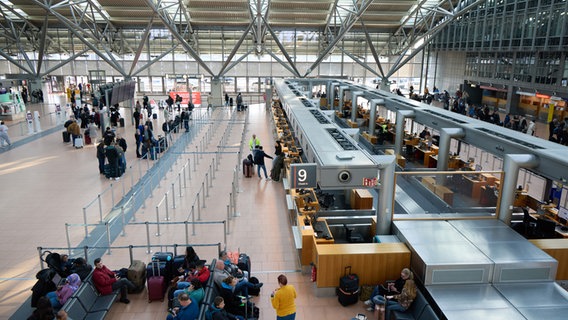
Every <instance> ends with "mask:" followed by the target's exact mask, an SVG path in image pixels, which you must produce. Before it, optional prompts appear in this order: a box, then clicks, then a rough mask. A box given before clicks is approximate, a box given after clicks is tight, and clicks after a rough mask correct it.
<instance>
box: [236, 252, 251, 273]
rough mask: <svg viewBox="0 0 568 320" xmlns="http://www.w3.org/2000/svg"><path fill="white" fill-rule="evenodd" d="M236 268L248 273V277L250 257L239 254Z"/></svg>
mask: <svg viewBox="0 0 568 320" xmlns="http://www.w3.org/2000/svg"><path fill="white" fill-rule="evenodd" d="M237 267H239V269H241V270H243V271H248V273H249V277H250V274H251V272H250V257H249V256H248V255H247V254H246V253H241V254H239V261H238V262H237Z"/></svg>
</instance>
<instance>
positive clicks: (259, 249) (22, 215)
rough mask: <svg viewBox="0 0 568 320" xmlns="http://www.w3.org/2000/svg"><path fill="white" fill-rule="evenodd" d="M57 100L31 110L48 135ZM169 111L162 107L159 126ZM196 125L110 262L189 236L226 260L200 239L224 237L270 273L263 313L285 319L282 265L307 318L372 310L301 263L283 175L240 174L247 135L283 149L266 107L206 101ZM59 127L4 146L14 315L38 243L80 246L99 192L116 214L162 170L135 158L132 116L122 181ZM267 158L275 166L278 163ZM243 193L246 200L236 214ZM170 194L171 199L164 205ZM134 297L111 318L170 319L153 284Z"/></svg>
mask: <svg viewBox="0 0 568 320" xmlns="http://www.w3.org/2000/svg"><path fill="white" fill-rule="evenodd" d="M52 99H53V100H51V101H48V102H46V103H45V104H44V105H35V106H34V105H31V106H30V107H29V108H30V109H32V110H34V108H35V109H38V110H40V111H41V114H42V115H45V116H44V117H43V118H42V129H43V130H44V132H47V131H49V130H50V128H53V127H54V126H55V121H54V120H49V118H50V117H52V118H53V115H50V112H53V110H54V103H55V102H57V100H58V99H59V100H60V99H63V98H61V97H54V98H52ZM123 112H124V111H123ZM127 118H128V117H127ZM162 119H163V114H162V113H161V112H159V119H158V120H155V121H154V127H155V128H156V129H155V131H158V130H159V129H158V128H157V126H158V125H159V124H160V127H161V123H162ZM43 122H45V124H43ZM11 128H12V129H13V127H11ZM192 130H193V132H192V133H191V134H188V135H190V142H189V145H188V146H187V148H185V151H183V152H178V154H176V155H174V156H175V157H176V158H177V161H176V162H175V163H173V165H172V166H171V169H170V170H169V171H166V172H165V173H164V174H163V177H161V178H162V179H161V181H160V184H159V185H158V186H157V187H156V188H155V189H154V190H153V191H152V193H151V194H149V193H146V194H145V201H144V206H143V207H142V208H141V209H140V210H138V211H137V212H136V213H135V215H134V219H132V220H130V223H129V224H128V225H127V226H126V227H125V228H124V232H123V233H122V234H121V236H119V237H117V239H116V240H114V241H112V246H113V247H115V248H113V249H112V250H111V251H110V253H109V252H107V253H105V254H103V255H102V259H103V263H105V264H106V265H107V266H109V268H111V269H118V268H121V267H126V266H128V264H129V251H128V249H124V248H127V247H128V246H129V245H133V246H135V248H134V249H133V256H134V259H139V260H143V261H149V260H150V257H151V254H152V253H147V251H148V250H147V248H146V246H147V245H149V246H150V247H151V251H152V252H155V251H159V250H160V248H159V247H156V246H159V245H163V246H167V245H170V244H174V243H177V244H183V243H186V239H188V242H189V243H191V244H195V245H196V251H197V253H198V254H199V255H200V256H201V258H202V259H207V260H211V259H213V258H216V252H217V249H216V247H210V246H203V247H200V246H198V244H211V243H221V246H222V247H225V246H226V247H227V248H228V249H229V250H233V251H237V250H240V251H241V252H246V253H248V254H249V255H250V257H251V260H252V275H254V276H256V277H258V278H259V279H260V281H262V282H264V287H263V289H262V291H261V294H260V296H259V297H256V298H254V302H255V303H256V305H257V306H258V307H260V310H261V319H274V318H275V317H276V316H275V312H274V310H273V309H272V307H271V305H270V300H269V295H270V292H271V291H272V290H273V289H275V288H276V287H277V282H276V278H277V276H278V275H279V274H281V273H283V274H286V275H287V276H288V279H289V282H290V283H291V284H293V285H294V286H295V287H296V290H297V291H298V299H297V300H296V303H297V306H298V310H297V319H316V318H319V319H351V318H352V317H353V316H355V315H356V314H357V313H366V311H365V310H364V306H363V304H362V303H358V304H356V305H353V306H350V307H342V306H341V305H339V303H338V302H337V298H336V297H335V296H326V297H318V296H316V294H315V290H314V289H315V286H314V284H313V283H312V282H311V281H310V275H309V274H305V273H302V272H301V271H300V265H299V262H298V254H297V250H296V249H295V246H294V240H293V237H292V233H291V228H290V223H289V217H288V215H287V210H286V202H285V190H284V188H283V185H282V183H281V182H273V181H267V180H266V179H264V176H263V178H262V179H259V178H258V177H257V176H256V174H255V176H254V177H252V178H248V179H247V178H244V177H243V175H242V173H241V172H240V170H241V169H240V166H239V164H240V161H241V159H242V156H246V155H247V154H248V153H249V150H248V140H249V139H250V137H251V135H252V134H253V133H256V134H257V136H258V137H259V138H260V140H261V142H262V144H263V145H264V146H265V150H266V152H267V153H268V154H272V153H273V151H274V148H273V147H272V145H273V143H274V132H275V131H274V127H273V125H272V122H271V116H270V114H269V113H268V112H267V110H266V109H265V107H264V105H251V106H250V107H249V110H248V111H247V112H238V113H237V112H235V110H234V109H229V108H215V109H213V110H206V109H201V108H197V109H196V113H195V114H194V123H193V124H192ZM53 131H54V132H53V133H51V134H45V135H44V136H42V137H39V135H37V134H36V135H35V136H34V135H32V136H30V135H27V134H25V132H24V134H23V135H18V134H17V133H18V130H17V129H16V130H11V133H12V141H13V142H15V143H14V146H13V147H12V148H10V149H2V150H1V151H0V152H1V153H0V182H1V185H2V193H1V196H0V208H1V209H0V219H1V221H2V223H0V256H1V257H2V258H1V259H0V319H8V318H9V317H10V316H11V315H12V314H13V313H14V312H15V311H16V310H17V309H18V308H19V307H20V305H21V304H22V303H23V302H24V301H25V300H26V299H27V298H28V297H29V296H30V294H31V291H30V288H31V287H32V286H33V284H34V283H35V278H34V277H35V273H36V272H37V271H38V270H39V269H40V260H39V255H38V250H37V247H43V248H48V249H53V250H54V251H59V252H66V250H65V248H67V246H68V244H69V245H70V246H71V247H74V246H77V245H78V244H80V243H82V241H83V240H84V237H85V229H88V232H92V231H93V230H94V229H95V228H97V226H96V225H97V224H98V223H99V220H100V216H101V215H102V214H101V213H100V211H99V209H98V208H99V207H98V201H97V198H98V195H99V194H100V195H101V207H102V208H103V210H101V212H102V211H104V215H106V214H107V212H108V211H109V210H110V208H111V207H112V204H113V203H114V204H115V203H118V202H119V200H120V199H121V198H122V196H123V195H127V196H128V191H129V190H130V188H131V187H132V186H133V185H136V183H137V182H138V181H139V179H140V177H143V176H145V175H146V176H148V175H151V174H153V171H152V167H153V166H155V164H156V163H157V161H147V160H142V161H140V160H138V159H137V158H136V154H135V150H134V138H133V133H134V129H133V126H132V124H130V123H128V121H127V125H126V127H125V128H117V132H118V133H119V134H122V135H124V136H125V137H126V139H127V141H128V144H129V148H128V150H127V152H126V157H127V163H128V166H129V168H128V169H127V171H126V173H125V175H124V176H123V177H122V178H121V179H120V180H118V181H111V180H108V179H106V178H104V177H103V176H102V175H99V173H98V168H97V159H96V157H95V151H96V149H95V147H94V145H87V146H85V147H84V148H83V149H74V148H73V147H72V146H71V145H70V144H65V143H63V142H62V138H61V133H60V131H62V130H59V129H55V130H53ZM160 131H161V130H160ZM180 136H181V134H180V135H177V138H176V139H179V137H180ZM266 160H267V161H266V163H267V167H268V169H269V170H270V167H271V165H270V161H271V160H270V159H266ZM182 176H183V178H182ZM182 180H183V182H182ZM234 181H236V184H235V185H233V184H232V182H234ZM111 185H112V187H111ZM180 187H181V188H180ZM180 190H181V191H180ZM139 192H147V191H139ZM233 192H235V194H236V197H235V203H236V209H235V210H231V211H230V212H229V213H228V212H227V210H228V209H227V206H228V205H229V203H230V194H232V193H233ZM166 194H167V195H168V200H167V202H164V200H165V195H166ZM174 199H175V200H174ZM173 201H175V205H174V204H173V203H172V202H173ZM166 207H167V208H168V209H167V212H166ZM174 207H175V208H174ZM192 208H193V210H192ZM228 215H229V216H230V218H231V219H230V220H229V221H228V223H227V227H228V228H227V230H228V235H227V237H226V241H225V237H224V232H223V225H222V224H219V223H218V222H219V221H222V220H227V216H228ZM105 219H106V218H105ZM194 219H195V220H194ZM186 220H187V221H196V222H203V223H202V224H195V231H193V229H192V226H193V225H191V226H189V227H188V225H184V223H183V221H186ZM146 221H148V222H149V223H148V224H146V223H145V222H146ZM157 221H158V222H160V223H159V224H158V223H156V222H157ZM85 222H86V224H87V228H85ZM216 222H217V223H216ZM188 230H189V231H188ZM157 234H159V235H157ZM102 243H103V244H105V243H106V242H105V241H104V240H103V241H102ZM120 247H122V248H123V249H120ZM181 250H182V249H181V248H180V251H181ZM74 252H77V251H74ZM79 252H80V251H79ZM92 259H94V257H91V261H92ZM129 298H130V299H131V303H130V304H129V305H124V304H121V303H116V304H115V305H114V306H113V308H112V309H111V311H110V313H109V315H108V316H107V319H165V317H166V309H167V304H166V303H165V302H163V303H159V302H152V303H148V302H147V295H146V292H143V293H141V294H137V295H134V294H133V295H130V297H129ZM367 314H368V315H370V313H367Z"/></svg>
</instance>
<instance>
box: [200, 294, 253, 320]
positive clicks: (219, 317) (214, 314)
mask: <svg viewBox="0 0 568 320" xmlns="http://www.w3.org/2000/svg"><path fill="white" fill-rule="evenodd" d="M205 319H206V320H237V319H238V320H242V319H244V318H243V317H241V316H236V315H234V314H232V313H229V312H227V310H225V300H223V297H219V296H217V297H215V299H214V300H213V305H212V306H210V307H209V309H208V310H207V311H206V312H205Z"/></svg>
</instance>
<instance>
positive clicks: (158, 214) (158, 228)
mask: <svg viewBox="0 0 568 320" xmlns="http://www.w3.org/2000/svg"><path fill="white" fill-rule="evenodd" d="M155 235H156V237H159V236H160V208H159V207H158V206H156V234H155Z"/></svg>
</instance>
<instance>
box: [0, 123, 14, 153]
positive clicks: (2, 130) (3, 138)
mask: <svg viewBox="0 0 568 320" xmlns="http://www.w3.org/2000/svg"><path fill="white" fill-rule="evenodd" d="M4 142H6V143H7V144H8V147H9V146H11V145H12V142H10V137H8V126H6V125H5V124H4V121H0V143H1V144H2V145H1V146H2V147H4Z"/></svg>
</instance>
